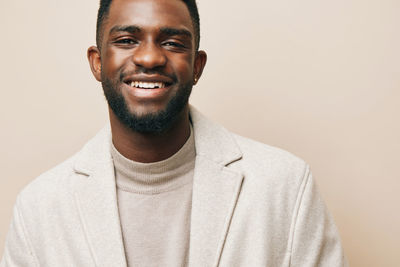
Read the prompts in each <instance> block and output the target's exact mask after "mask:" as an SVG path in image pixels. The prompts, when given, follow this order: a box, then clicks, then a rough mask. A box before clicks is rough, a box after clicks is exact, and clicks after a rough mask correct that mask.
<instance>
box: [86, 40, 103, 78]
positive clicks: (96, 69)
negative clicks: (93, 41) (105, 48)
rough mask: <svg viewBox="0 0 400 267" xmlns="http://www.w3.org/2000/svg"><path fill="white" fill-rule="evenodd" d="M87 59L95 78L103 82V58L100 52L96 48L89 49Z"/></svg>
mask: <svg viewBox="0 0 400 267" xmlns="http://www.w3.org/2000/svg"><path fill="white" fill-rule="evenodd" d="M87 57H88V60H89V64H90V69H91V70H92V73H93V76H94V77H95V78H96V80H98V81H99V82H101V57H100V50H99V49H98V48H97V47H96V46H91V47H89V48H88V51H87Z"/></svg>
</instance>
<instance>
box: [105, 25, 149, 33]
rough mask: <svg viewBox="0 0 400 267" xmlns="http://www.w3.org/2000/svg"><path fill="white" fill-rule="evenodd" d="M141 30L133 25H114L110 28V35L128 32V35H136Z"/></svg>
mask: <svg viewBox="0 0 400 267" xmlns="http://www.w3.org/2000/svg"><path fill="white" fill-rule="evenodd" d="M140 31H141V29H140V28H139V27H138V26H134V25H116V26H114V27H112V28H111V30H110V34H112V33H114V32H129V33H137V32H140Z"/></svg>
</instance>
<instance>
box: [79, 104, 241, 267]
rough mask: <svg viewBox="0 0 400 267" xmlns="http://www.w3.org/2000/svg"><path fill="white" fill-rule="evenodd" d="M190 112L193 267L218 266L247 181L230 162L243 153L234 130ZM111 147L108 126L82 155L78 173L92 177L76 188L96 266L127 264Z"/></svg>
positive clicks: (195, 112)
mask: <svg viewBox="0 0 400 267" xmlns="http://www.w3.org/2000/svg"><path fill="white" fill-rule="evenodd" d="M190 117H191V121H192V124H193V130H194V138H195V147H196V163H195V170H194V178H193V195H192V214H191V232H190V252H189V266H217V265H218V263H219V260H220V257H221V254H222V251H223V246H224V242H225V239H226V236H227V234H228V230H229V226H230V221H231V218H232V216H233V213H234V209H235V206H236V202H237V199H238V196H239V193H240V189H241V185H242V181H243V175H242V174H241V173H238V172H235V171H232V170H230V169H229V168H227V165H229V164H230V163H232V162H234V161H237V160H239V159H240V158H241V157H242V153H241V151H240V149H239V147H238V145H237V144H236V141H235V140H234V137H233V136H232V134H231V133H229V132H228V131H227V130H226V129H225V128H223V127H222V126H219V125H218V124H216V123H214V122H211V121H209V120H208V119H206V118H205V117H204V116H203V115H202V114H201V113H200V112H198V111H197V110H196V109H195V108H193V107H192V106H191V107H190ZM110 146H111V130H110V126H109V125H108V126H106V127H105V128H103V129H102V130H101V131H100V132H99V133H98V134H97V135H96V136H95V137H94V138H93V139H92V140H91V141H89V142H88V143H87V144H86V145H85V146H84V147H83V149H82V150H81V151H80V152H79V153H78V154H77V156H76V160H75V164H74V169H75V172H76V173H78V174H82V175H85V176H88V177H87V179H86V181H85V182H84V183H83V184H81V185H80V186H79V187H78V188H77V189H76V200H77V206H78V210H79V212H80V216H81V219H82V224H83V228H84V229H85V232H86V235H87V239H88V243H89V246H90V248H91V251H92V254H93V258H94V260H95V261H96V265H98V266H126V262H125V254H124V248H123V242H122V233H121V227H120V220H119V214H118V205H117V196H116V185H115V179H114V167H113V163H112V158H111V155H110Z"/></svg>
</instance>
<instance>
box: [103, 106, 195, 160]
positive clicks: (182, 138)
mask: <svg viewBox="0 0 400 267" xmlns="http://www.w3.org/2000/svg"><path fill="white" fill-rule="evenodd" d="M109 114H110V124H111V132H112V142H113V144H114V146H115V148H116V149H117V150H118V151H119V153H121V154H122V155H123V156H124V157H126V158H128V159H130V160H133V161H137V162H144V163H149V162H156V161H161V160H164V159H167V158H169V157H171V156H172V155H174V154H175V153H176V152H177V151H178V150H179V149H180V148H181V147H182V146H183V145H184V144H185V142H186V141H187V139H188V138H189V136H190V122H189V108H188V106H186V107H185V108H184V109H183V110H182V112H181V113H180V114H179V115H178V117H177V119H176V120H175V122H174V123H173V125H172V126H171V127H170V128H169V129H168V130H166V131H165V132H163V133H139V132H135V131H133V130H132V129H129V128H127V127H126V126H125V125H123V124H122V123H121V122H120V121H119V119H118V118H117V117H116V116H115V115H114V113H113V112H112V111H111V110H109Z"/></svg>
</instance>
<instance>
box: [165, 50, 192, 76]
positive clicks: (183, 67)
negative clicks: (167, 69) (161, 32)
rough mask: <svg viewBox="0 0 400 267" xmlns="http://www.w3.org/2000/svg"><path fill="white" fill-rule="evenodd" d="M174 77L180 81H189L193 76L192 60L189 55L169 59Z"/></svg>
mask: <svg viewBox="0 0 400 267" xmlns="http://www.w3.org/2000/svg"><path fill="white" fill-rule="evenodd" d="M170 60H171V62H172V65H173V68H174V70H175V73H176V75H177V76H178V77H179V79H181V80H190V79H192V76H193V65H194V64H193V59H192V57H191V56H190V55H177V56H175V57H174V58H172V59H170Z"/></svg>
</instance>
